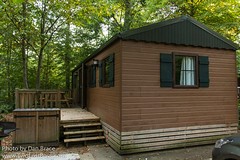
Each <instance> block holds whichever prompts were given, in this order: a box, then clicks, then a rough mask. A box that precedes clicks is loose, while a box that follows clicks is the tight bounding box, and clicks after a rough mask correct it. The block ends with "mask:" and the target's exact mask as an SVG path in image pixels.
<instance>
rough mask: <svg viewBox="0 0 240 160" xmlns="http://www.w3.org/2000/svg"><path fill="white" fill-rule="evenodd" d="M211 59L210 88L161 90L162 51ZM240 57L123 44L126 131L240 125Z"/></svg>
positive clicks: (222, 52) (184, 48)
mask: <svg viewBox="0 0 240 160" xmlns="http://www.w3.org/2000/svg"><path fill="white" fill-rule="evenodd" d="M172 52H178V53H179V52H180V53H192V54H197V55H199V56H208V57H209V78H210V85H209V88H193V89H180V88H161V87H160V53H172ZM236 87H237V76H236V61H235V53H234V52H233V51H228V50H218V49H207V48H199V47H189V46H175V45H164V44H154V43H144V42H133V41H123V42H122V131H123V132H130V131H141V130H149V129H161V128H175V127H182V126H196V125H211V124H212V125H215V124H232V123H237V89H236Z"/></svg>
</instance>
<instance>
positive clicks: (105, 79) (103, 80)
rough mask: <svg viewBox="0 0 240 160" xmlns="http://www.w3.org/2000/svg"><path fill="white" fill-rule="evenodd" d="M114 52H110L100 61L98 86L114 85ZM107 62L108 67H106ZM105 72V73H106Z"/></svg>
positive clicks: (108, 86) (107, 86)
mask: <svg viewBox="0 0 240 160" xmlns="http://www.w3.org/2000/svg"><path fill="white" fill-rule="evenodd" d="M114 59H115V54H114V53H112V54H110V55H108V56H106V57H105V58H104V59H103V60H101V61H100V65H99V86H100V87H103V88H110V87H114V81H115V78H114V77H115V60H114ZM106 64H108V65H107V66H108V68H106V67H107V66H106ZM106 73H107V74H106Z"/></svg>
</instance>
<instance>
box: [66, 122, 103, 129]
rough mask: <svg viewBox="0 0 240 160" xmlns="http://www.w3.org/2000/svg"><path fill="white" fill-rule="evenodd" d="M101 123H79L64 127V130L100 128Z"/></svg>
mask: <svg viewBox="0 0 240 160" xmlns="http://www.w3.org/2000/svg"><path fill="white" fill-rule="evenodd" d="M100 125H102V124H101V123H79V124H69V125H63V128H74V127H88V126H100Z"/></svg>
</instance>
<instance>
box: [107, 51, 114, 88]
mask: <svg viewBox="0 0 240 160" xmlns="http://www.w3.org/2000/svg"><path fill="white" fill-rule="evenodd" d="M108 61H109V85H110V87H113V86H114V54H111V55H110V56H109V59H108Z"/></svg>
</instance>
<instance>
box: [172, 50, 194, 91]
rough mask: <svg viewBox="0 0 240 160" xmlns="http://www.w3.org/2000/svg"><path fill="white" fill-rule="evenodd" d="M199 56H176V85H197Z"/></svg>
mask: <svg viewBox="0 0 240 160" xmlns="http://www.w3.org/2000/svg"><path fill="white" fill-rule="evenodd" d="M196 60H197V56H185V55H174V71H175V73H174V85H175V86H183V87H184V86H196V85H197V81H196V79H197V67H196Z"/></svg>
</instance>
